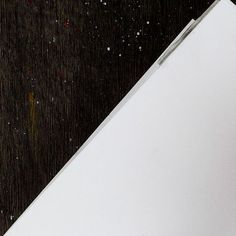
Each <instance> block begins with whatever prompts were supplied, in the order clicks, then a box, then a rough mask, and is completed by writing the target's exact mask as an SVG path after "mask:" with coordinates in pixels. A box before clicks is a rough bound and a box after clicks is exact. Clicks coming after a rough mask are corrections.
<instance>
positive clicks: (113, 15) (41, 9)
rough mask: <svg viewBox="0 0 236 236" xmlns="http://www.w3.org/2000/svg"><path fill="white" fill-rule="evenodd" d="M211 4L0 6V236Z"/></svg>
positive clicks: (38, 2) (138, 1) (182, 0)
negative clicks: (178, 37) (146, 72)
mask: <svg viewBox="0 0 236 236" xmlns="http://www.w3.org/2000/svg"><path fill="white" fill-rule="evenodd" d="M212 2H213V0H211V1H206V0H174V1H173V0H162V1H161V0H145V1H143V0H110V1H109V0H107V1H106V0H87V1H84V0H83V1H82V0H70V1H69V0H67V1H66V0H48V1H46V0H1V1H0V60H1V64H0V235H3V234H4V232H5V231H6V230H7V229H8V228H9V227H10V226H11V225H12V224H13V223H14V221H15V220H16V219H17V218H18V217H19V216H20V214H21V213H22V212H23V211H24V210H25V209H26V208H27V207H28V205H29V204H30V203H31V202H32V200H33V199H34V198H35V197H36V196H37V195H38V194H39V193H40V192H41V190H42V189H43V188H44V187H45V186H46V185H47V184H48V182H49V181H50V180H51V179H52V178H53V177H54V176H55V174H56V173H57V172H58V171H59V170H60V169H61V168H62V166H63V165H64V164H65V163H66V162H67V161H68V160H69V159H70V157H71V156H72V155H73V154H74V153H75V152H76V150H77V149H78V148H79V147H80V146H81V145H82V144H83V143H84V141H85V140H86V139H87V138H88V137H89V135H90V134H91V133H92V132H93V131H94V130H95V129H96V127H97V126H98V125H99V124H100V123H101V121H102V120H103V119H104V118H105V117H106V116H107V115H108V114H109V112H110V111H111V110H112V109H113V108H114V107H115V106H116V104H117V103H118V102H119V101H120V100H121V99H122V98H123V97H124V95H125V94H126V93H127V92H128V91H129V90H130V88H131V87H132V86H133V85H134V84H135V83H136V82H137V81H138V80H139V79H140V77H141V76H142V75H143V74H144V72H145V71H146V70H147V69H148V68H149V67H150V65H151V64H152V63H153V62H154V61H155V60H156V59H157V57H158V56H159V55H160V54H161V52H162V51H163V50H164V49H165V48H166V47H167V46H168V44H169V43H170V42H171V41H172V40H173V39H174V37H175V36H176V35H177V34H178V33H179V32H180V31H181V29H182V28H183V27H184V26H185V25H186V24H187V23H188V22H189V21H190V20H191V19H192V18H196V17H198V16H199V15H201V14H202V13H203V12H204V11H205V10H206V9H207V7H208V6H209V5H210V4H211V3H212Z"/></svg>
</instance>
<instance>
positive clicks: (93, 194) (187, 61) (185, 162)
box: [6, 0, 236, 236]
mask: <svg viewBox="0 0 236 236" xmlns="http://www.w3.org/2000/svg"><path fill="white" fill-rule="evenodd" d="M42 235H43V236H68V235H69V236H111V235H112V236H213V235H214V236H235V235H236V7H235V6H234V5H233V4H232V3H231V2H230V1H228V0H221V1H219V3H217V4H215V6H214V7H213V8H212V9H211V10H210V11H209V12H208V13H207V14H206V16H205V17H204V18H203V19H202V20H201V21H200V22H198V25H197V26H196V27H195V28H193V29H192V31H191V33H189V34H188V35H187V36H186V38H185V39H184V40H183V41H182V43H180V44H179V45H178V46H177V48H176V49H175V50H173V52H172V53H171V54H170V55H169V56H168V57H167V58H165V60H164V61H162V64H161V66H160V67H159V66H158V61H157V62H156V63H155V64H154V65H153V66H152V68H151V69H150V70H149V71H148V72H147V73H146V74H145V76H144V77H143V78H142V79H141V80H140V82H139V83H138V84H137V85H136V86H135V88H134V89H133V90H132V91H131V92H130V93H129V94H128V95H127V97H126V98H125V99H124V100H123V101H122V102H121V104H119V105H118V107H117V108H116V109H115V111H114V112H113V113H112V114H111V115H110V116H109V117H108V118H107V119H106V120H105V122H104V123H103V124H102V125H101V126H100V127H99V128H98V130H97V131H96V132H95V133H94V134H93V136H92V137H91V138H90V139H89V140H88V141H87V142H86V144H85V145H84V146H83V148H82V149H80V150H79V151H78V152H77V153H76V154H75V156H74V157H73V158H72V160H71V161H70V162H69V163H68V164H67V165H66V167H65V168H64V169H63V170H62V171H61V172H60V173H59V174H58V175H57V177H56V178H55V179H54V180H53V181H52V182H51V183H50V184H49V186H48V187H47V188H46V189H45V190H44V191H43V193H42V194H40V196H39V197H38V198H37V199H36V201H34V202H33V204H32V205H31V206H30V207H29V208H28V209H27V210H26V212H25V213H24V214H23V215H22V216H21V217H20V218H19V219H18V221H17V222H16V223H15V224H14V225H13V226H12V227H11V228H10V230H9V231H8V232H7V233H6V236H42Z"/></svg>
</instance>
